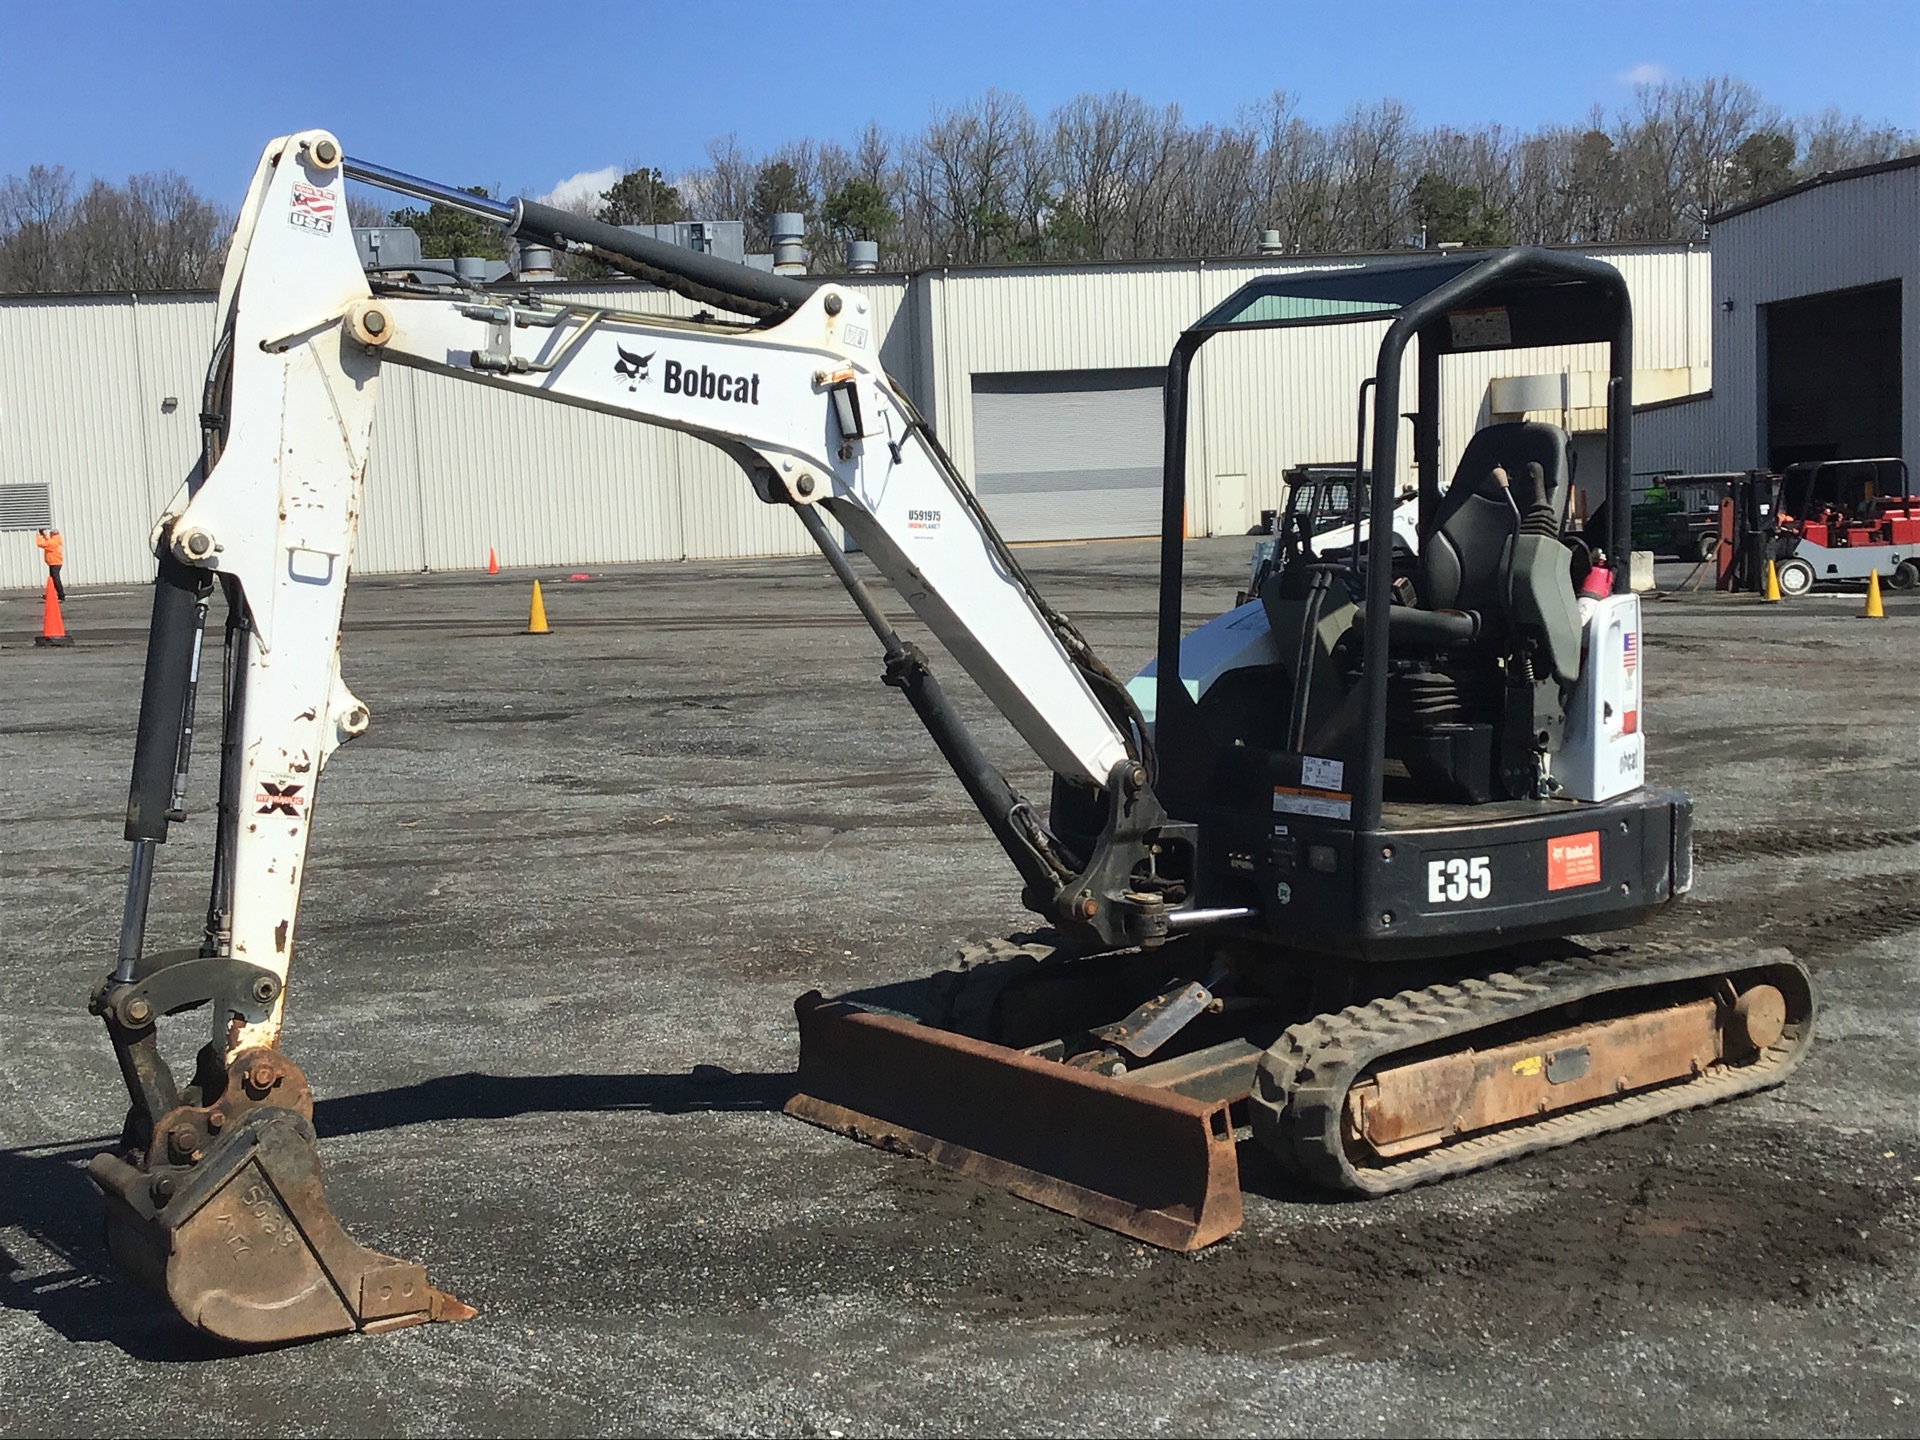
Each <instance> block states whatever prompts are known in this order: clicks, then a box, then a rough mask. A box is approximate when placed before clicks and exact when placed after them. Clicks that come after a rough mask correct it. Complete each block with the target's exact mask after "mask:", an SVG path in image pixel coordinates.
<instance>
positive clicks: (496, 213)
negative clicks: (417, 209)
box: [340, 155, 513, 225]
mask: <svg viewBox="0 0 1920 1440" xmlns="http://www.w3.org/2000/svg"><path fill="white" fill-rule="evenodd" d="M340 168H341V169H342V170H344V171H345V172H346V175H347V178H348V179H349V180H358V181H360V182H361V183H362V184H364V185H375V186H378V187H379V188H380V189H382V190H391V191H393V192H394V194H396V195H405V196H407V197H408V198H410V199H413V200H425V201H426V202H427V203H428V204H431V205H445V206H446V207H447V208H448V209H450V210H460V211H464V212H465V213H466V214H468V215H478V216H479V217H480V218H481V219H483V220H491V221H493V222H494V223H495V224H499V225H511V224H512V223H513V205H512V203H511V202H510V201H506V200H493V199H489V198H488V197H487V196H485V195H475V194H473V193H472V192H470V191H466V190H459V189H456V188H455V187H453V186H451V185H442V184H441V183H440V182H439V181H438V180H422V179H421V178H420V177H419V176H418V175H408V174H406V173H405V172H403V171H400V170H389V169H388V168H387V167H386V166H385V165H375V164H374V163H373V162H372V161H370V160H355V159H354V158H353V157H352V156H350V155H349V156H348V157H347V158H346V159H345V160H343V161H341V162H340Z"/></svg>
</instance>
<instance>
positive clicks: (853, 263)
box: [847, 240, 880, 275]
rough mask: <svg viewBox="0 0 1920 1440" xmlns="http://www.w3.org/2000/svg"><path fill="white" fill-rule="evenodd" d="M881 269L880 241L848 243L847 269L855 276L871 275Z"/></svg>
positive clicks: (853, 241) (851, 241) (850, 241)
mask: <svg viewBox="0 0 1920 1440" xmlns="http://www.w3.org/2000/svg"><path fill="white" fill-rule="evenodd" d="M879 268H880V242H879V241H878V240H849V241H847V269H848V271H849V272H850V273H852V274H855V275H871V274H873V272H874V271H876V270H878V269H879Z"/></svg>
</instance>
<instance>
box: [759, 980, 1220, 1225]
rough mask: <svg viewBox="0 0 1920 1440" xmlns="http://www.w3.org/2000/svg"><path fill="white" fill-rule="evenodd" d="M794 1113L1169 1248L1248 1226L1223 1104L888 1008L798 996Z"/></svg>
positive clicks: (790, 1105)
mask: <svg viewBox="0 0 1920 1440" xmlns="http://www.w3.org/2000/svg"><path fill="white" fill-rule="evenodd" d="M794 1013H795V1014H796V1015H797V1016H798V1017H799V1021H800V1077H799V1089H798V1093H797V1094H795V1095H794V1097H793V1098H792V1099H791V1100H789V1101H788V1102H787V1106H786V1111H787V1114H789V1115H792V1116H795V1117H797V1118H798V1119H801V1120H806V1121H809V1122H811V1123H812V1124H815V1125H821V1126H824V1127H825V1128H827V1129H829V1130H835V1131H838V1132H839V1133H841V1134H843V1135H848V1136H851V1137H853V1138H854V1139H856V1140H860V1141H863V1142H865V1143H866V1144H869V1145H875V1146H878V1147H879V1148H881V1149H884V1150H895V1151H900V1152H903V1153H906V1154H911V1155H917V1156H920V1157H921V1158H923V1159H926V1160H931V1161H932V1162H933V1163H934V1164H936V1165H940V1166H943V1167H945V1168H946V1169H949V1170H955V1171H958V1172H959V1173H960V1174H962V1175H968V1176H972V1177H973V1178H975V1179H977V1180H983V1181H985V1182H987V1183H988V1184H991V1185H997V1186H999V1187H1001V1188H1002V1189H1005V1190H1010V1191H1012V1192H1013V1193H1014V1194H1016V1195H1019V1196H1021V1197H1023V1198H1025V1199H1028V1200H1032V1201H1035V1202H1037V1203H1039V1204H1041V1205H1045V1206H1047V1207H1048V1208H1049V1209H1052V1210H1058V1211H1061V1212H1062V1213H1064V1214H1067V1215H1072V1216H1075V1217H1077V1218H1079V1219H1082V1220H1087V1221H1090V1222H1091V1223H1093V1224H1095V1225H1100V1226H1103V1227H1105V1228H1106V1229H1108V1230H1117V1231H1119V1232H1120V1233H1121V1234H1122V1235H1128V1236H1131V1237H1133V1238H1134V1239H1136V1240H1144V1241H1146V1242H1147V1243H1148V1244H1152V1245H1159V1246H1162V1247H1164V1248H1166V1249H1169V1250H1198V1249H1200V1248H1201V1247H1202V1246H1205V1245H1211V1244H1212V1243H1213V1242H1214V1241H1216V1240H1218V1239H1220V1238H1221V1237H1223V1236H1226V1235H1230V1234H1232V1233H1233V1232H1234V1231H1235V1230H1237V1229H1239V1228H1240V1168H1239V1161H1238V1159H1237V1157H1236V1156H1235V1153H1234V1136H1233V1124H1232V1121H1231V1120H1230V1119H1229V1117H1228V1106H1227V1105H1226V1104H1225V1103H1209V1102H1207V1101H1203V1100H1195V1099H1190V1098H1188V1097H1187V1096H1185V1095H1179V1094H1174V1093H1171V1092H1169V1091H1165V1090H1160V1089H1155V1088H1153V1087H1151V1086H1147V1085H1138V1084H1131V1083H1129V1082H1127V1081H1125V1080H1118V1079H1109V1078H1107V1077H1105V1076H1101V1075H1094V1074H1090V1073H1088V1072H1086V1071H1083V1070H1078V1069H1075V1068H1074V1067H1072V1066H1069V1065H1063V1064H1059V1063H1057V1062H1055V1061H1051V1060H1041V1059H1036V1058H1035V1057H1033V1056H1031V1055H1028V1054H1026V1053H1025V1052H1023V1051H1020V1050H1012V1049H1008V1048H1006V1047H1003V1046H999V1045H990V1044H987V1043H985V1042H984V1041H980V1040H973V1039H970V1038H968V1037H966V1036H963V1035H956V1034H953V1033H952V1032H950V1031H945V1030H939V1029H936V1028H934V1027H932V1026H929V1025H920V1024H916V1023H914V1022H913V1021H911V1020H906V1019H902V1018H899V1017H897V1016H893V1015H884V1014H877V1013H874V1012H872V1011H867V1010H862V1009H860V1008H859V1007H858V1006H856V1005H851V1004H848V1003H847V1002H845V1001H831V1000H823V999H822V998H821V996H820V995H819V993H818V992H817V991H815V992H810V993H808V994H806V995H803V996H801V997H800V998H799V999H798V1000H797V1001H795V1002H794Z"/></svg>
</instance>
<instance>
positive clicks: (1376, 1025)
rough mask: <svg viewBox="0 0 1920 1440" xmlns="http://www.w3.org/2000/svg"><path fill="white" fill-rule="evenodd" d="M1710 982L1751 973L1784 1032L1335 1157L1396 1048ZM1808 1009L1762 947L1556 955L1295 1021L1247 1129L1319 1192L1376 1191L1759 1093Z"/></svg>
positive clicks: (1807, 991) (1790, 1060)
mask: <svg viewBox="0 0 1920 1440" xmlns="http://www.w3.org/2000/svg"><path fill="white" fill-rule="evenodd" d="M1721 976H1741V977H1744V978H1749V979H1753V980H1762V979H1764V980H1766V981H1768V982H1769V983H1772V984H1775V985H1779V986H1780V987H1781V988H1782V990H1783V992H1784V993H1785V994H1786V997H1787V1014H1788V1024H1787V1028H1786V1032H1785V1033H1784V1034H1783V1035H1782V1036H1781V1038H1780V1040H1779V1042H1778V1043H1776V1044H1775V1045H1773V1046H1771V1047H1769V1048H1768V1049H1767V1050H1766V1051H1765V1052H1764V1053H1763V1054H1761V1055H1759V1056H1757V1057H1755V1058H1754V1059H1752V1060H1749V1061H1747V1062H1745V1063H1743V1064H1739V1065H1716V1066H1713V1067H1712V1068H1710V1069H1709V1070H1707V1071H1706V1073H1704V1074H1703V1075H1700V1076H1697V1077H1695V1078H1694V1079H1692V1080H1689V1081H1686V1082H1683V1083H1680V1084H1670V1085H1665V1086H1660V1087H1657V1088H1654V1089H1650V1090H1643V1091H1636V1092H1634V1093H1632V1094H1630V1095H1626V1096H1624V1097H1622V1098H1621V1099H1618V1100H1608V1101H1603V1102H1598V1103H1595V1104H1592V1105H1589V1106H1587V1107H1585V1108H1582V1109H1578V1110H1569V1111H1566V1112H1563V1113H1560V1114H1554V1115H1548V1116H1544V1117H1542V1118H1541V1119H1539V1120H1535V1121H1530V1122H1527V1123H1524V1124H1519V1125H1514V1126H1509V1127H1506V1128H1503V1129H1501V1130H1497V1131H1490V1132H1487V1133H1484V1134H1480V1135H1474V1136H1469V1137H1467V1138H1465V1139H1461V1140H1456V1141H1453V1142H1451V1143H1447V1144H1443V1145H1441V1146H1439V1147H1438V1148H1437V1149H1433V1150H1428V1151H1424V1152H1422V1153H1421V1154H1419V1155H1414V1156H1409V1157H1407V1158H1406V1159H1403V1160H1394V1161H1387V1162H1384V1163H1381V1164H1377V1165H1366V1166H1364V1167H1356V1166H1355V1165H1354V1163H1353V1159H1352V1157H1351V1156H1350V1155H1349V1154H1348V1151H1347V1146H1346V1143H1345V1141H1344V1138H1343V1134H1342V1131H1343V1122H1344V1118H1345V1109H1346V1099H1347V1092H1348V1091H1349V1090H1350V1089H1351V1088H1352V1086H1353V1085H1354V1083H1355V1082H1356V1081H1358V1080H1360V1079H1362V1078H1363V1077H1364V1075H1365V1073H1366V1071H1367V1069H1368V1067H1369V1066H1372V1065H1374V1064H1376V1063H1377V1062H1378V1061H1380V1060H1382V1059H1384V1058H1386V1057H1389V1056H1391V1055H1392V1054H1394V1053H1395V1052H1397V1051H1408V1050H1413V1049H1415V1048H1418V1047H1423V1046H1428V1045H1431V1044H1433V1043H1434V1042H1435V1041H1440V1040H1446V1039H1449V1038H1452V1037H1455V1036H1467V1035H1470V1034H1471V1033H1472V1032H1474V1031H1478V1030H1483V1029H1486V1028H1488V1027H1490V1026H1496V1025H1501V1024H1504V1023H1507V1022H1510V1021H1513V1020H1519V1019H1524V1018H1525V1017H1527V1016H1528V1015H1532V1014H1538V1013H1539V1012H1541V1011H1543V1010H1549V1009H1553V1008H1555V1007H1558V1006H1562V1005H1567V1004H1571V1003H1572V1002H1574V1001H1576V1000H1583V999H1589V998H1592V997H1595V996H1599V995H1603V994H1607V993H1610V992H1611V993H1617V992H1620V991H1626V990H1635V989H1640V988H1643V987H1647V986H1660V985H1669V984H1673V983H1675V982H1683V983H1684V982H1689V981H1691V982H1696V983H1698V982H1704V981H1711V980H1713V979H1716V978H1718V977H1721ZM1814 1014H1815V1007H1814V1000H1813V988H1812V981H1811V979H1810V978H1809V976H1808V975H1807V972H1806V970H1805V969H1804V968H1803V967H1802V966H1801V965H1800V964H1799V963H1798V962H1797V961H1795V960H1794V959H1793V958H1792V957H1791V956H1790V955H1789V954H1788V953H1787V952H1786V951H1784V950H1768V951H1762V952H1758V953H1756V954H1753V955H1751V956H1749V957H1746V958H1744V959H1735V958H1734V957H1730V956H1714V957H1708V958H1705V959H1701V958H1694V959H1688V960H1670V959H1660V958H1649V957H1646V956H1631V955H1618V954H1615V955H1599V956H1589V957H1581V958H1578V959H1571V960H1555V961H1549V962H1547V963H1544V964H1540V965H1532V966H1528V967H1526V968H1524V969H1519V970H1515V971H1513V972H1511V973H1505V974H1494V975H1488V976H1486V977H1484V978H1480V979H1469V980H1462V981H1458V982H1455V983H1450V984H1443V985H1432V986H1428V987H1427V988H1425V989H1422V990H1405V991H1402V992H1401V993H1400V994H1398V995H1394V996H1390V997H1387V998H1385V999H1380V1000H1373V1001H1369V1002H1368V1003H1366V1004H1362V1005H1352V1006H1349V1007H1347V1008H1346V1009H1345V1010H1341V1011H1339V1012H1337V1013H1334V1014H1329V1015H1321V1016H1318V1017H1316V1018H1314V1019H1312V1020H1308V1021H1305V1022H1303V1023H1301V1024H1298V1025H1295V1026H1293V1027H1291V1028H1290V1029H1289V1030H1287V1031H1286V1033H1285V1034H1284V1035H1282V1036H1281V1037H1280V1039H1279V1040H1278V1041H1276V1042H1275V1044H1274V1045H1273V1048H1272V1049H1270V1050H1269V1051H1268V1052H1267V1055H1266V1058H1265V1059H1264V1061H1263V1062H1262V1064H1261V1069H1260V1074H1259V1076H1258V1078H1257V1080H1256V1082H1255V1086H1254V1093H1253V1096H1252V1098H1251V1102H1250V1108H1251V1110H1252V1112H1253V1114H1252V1118H1253V1120H1254V1125H1255V1131H1256V1133H1257V1134H1258V1135H1259V1136H1260V1138H1261V1139H1262V1140H1263V1141H1264V1142H1265V1143H1266V1144H1267V1147H1268V1148H1269V1149H1270V1150H1272V1151H1274V1152H1275V1154H1276V1155H1278V1156H1279V1157H1280V1158H1281V1159H1282V1161H1283V1162H1287V1161H1291V1162H1293V1163H1292V1164H1289V1165H1288V1167H1287V1168H1289V1169H1292V1168H1294V1166H1295V1165H1297V1166H1298V1168H1299V1170H1300V1171H1301V1172H1303V1174H1304V1176H1305V1178H1307V1179H1310V1180H1312V1181H1313V1182H1315V1183H1317V1184H1320V1185H1324V1186H1327V1187H1330V1188H1332V1189H1337V1190H1346V1191H1350V1192H1357V1193H1360V1194H1365V1195H1385V1194H1389V1193H1391V1192H1392V1191H1396V1190H1406V1189H1410V1188H1412V1187H1414V1186H1416V1185H1426V1184H1431V1183H1432V1182H1434V1181H1436V1180H1444V1179H1448V1178H1450V1177H1452V1176H1455V1175H1462V1174H1466V1173H1468V1172H1469V1171H1473V1170H1479V1169H1483V1168H1485V1167H1486V1166H1488V1165H1493V1164H1497V1163H1499V1162H1500V1161H1503V1160H1511V1159H1515V1158H1517V1157H1519V1156H1522V1155H1531V1154H1535V1153H1537V1152H1539V1151H1542V1150H1551V1149H1554V1148H1556V1147H1557V1146H1561V1145H1570V1144H1572V1143H1573V1142H1574V1141H1576V1140H1584V1139H1587V1138H1588V1137H1590V1136H1594V1135H1601V1134H1605V1133H1606V1132H1608V1131H1611V1130H1622V1129H1626V1128H1628V1127H1630V1126H1634V1125H1641V1124H1644V1123H1646V1122H1647V1121H1649V1120H1654V1119H1657V1118H1659V1117H1660V1116H1662V1115H1671V1114H1673V1113H1675V1112H1677V1111H1681V1110H1690V1109H1694V1108H1697V1107H1699V1106H1703V1105H1712V1104H1716V1103H1718V1102H1719V1101H1722V1100H1730V1099H1732V1098H1734V1097H1735V1096H1737V1095H1746V1094H1750V1093H1752V1092H1754V1091H1757V1090H1765V1089H1769V1088H1771V1087H1772V1086H1775V1085H1778V1084H1780V1083H1781V1082H1782V1081H1783V1080H1785V1079H1786V1078H1787V1076H1788V1074H1789V1073H1791V1071H1792V1070H1793V1068H1794V1066H1795V1065H1797V1064H1798V1063H1799V1062H1800V1058H1801V1057H1802V1056H1803V1055H1804V1054H1805V1053H1806V1049H1807V1046H1808V1044H1809V1042H1810V1041H1811V1040H1812V1038H1813V1028H1814ZM1556 1028H1557V1027H1556Z"/></svg>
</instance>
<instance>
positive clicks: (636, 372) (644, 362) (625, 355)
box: [613, 345, 660, 390]
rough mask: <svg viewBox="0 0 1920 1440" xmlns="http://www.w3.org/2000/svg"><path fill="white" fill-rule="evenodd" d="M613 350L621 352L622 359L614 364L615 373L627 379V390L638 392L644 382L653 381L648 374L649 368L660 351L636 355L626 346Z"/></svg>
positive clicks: (615, 347) (619, 346)
mask: <svg viewBox="0 0 1920 1440" xmlns="http://www.w3.org/2000/svg"><path fill="white" fill-rule="evenodd" d="M613 348H614V349H615V350H618V351H619V352H620V358H619V359H618V360H616V361H614V362H613V373H614V374H616V375H623V376H625V377H626V380H627V389H629V390H638V389H639V388H640V382H641V381H642V380H651V379H653V376H651V375H649V374H648V373H647V367H648V366H649V365H651V364H652V363H653V357H654V356H655V355H658V354H659V353H660V352H659V351H658V350H653V351H649V352H648V353H647V354H645V355H636V354H634V353H633V352H632V351H631V350H629V349H627V347H626V346H624V345H615V346H614V347H613Z"/></svg>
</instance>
